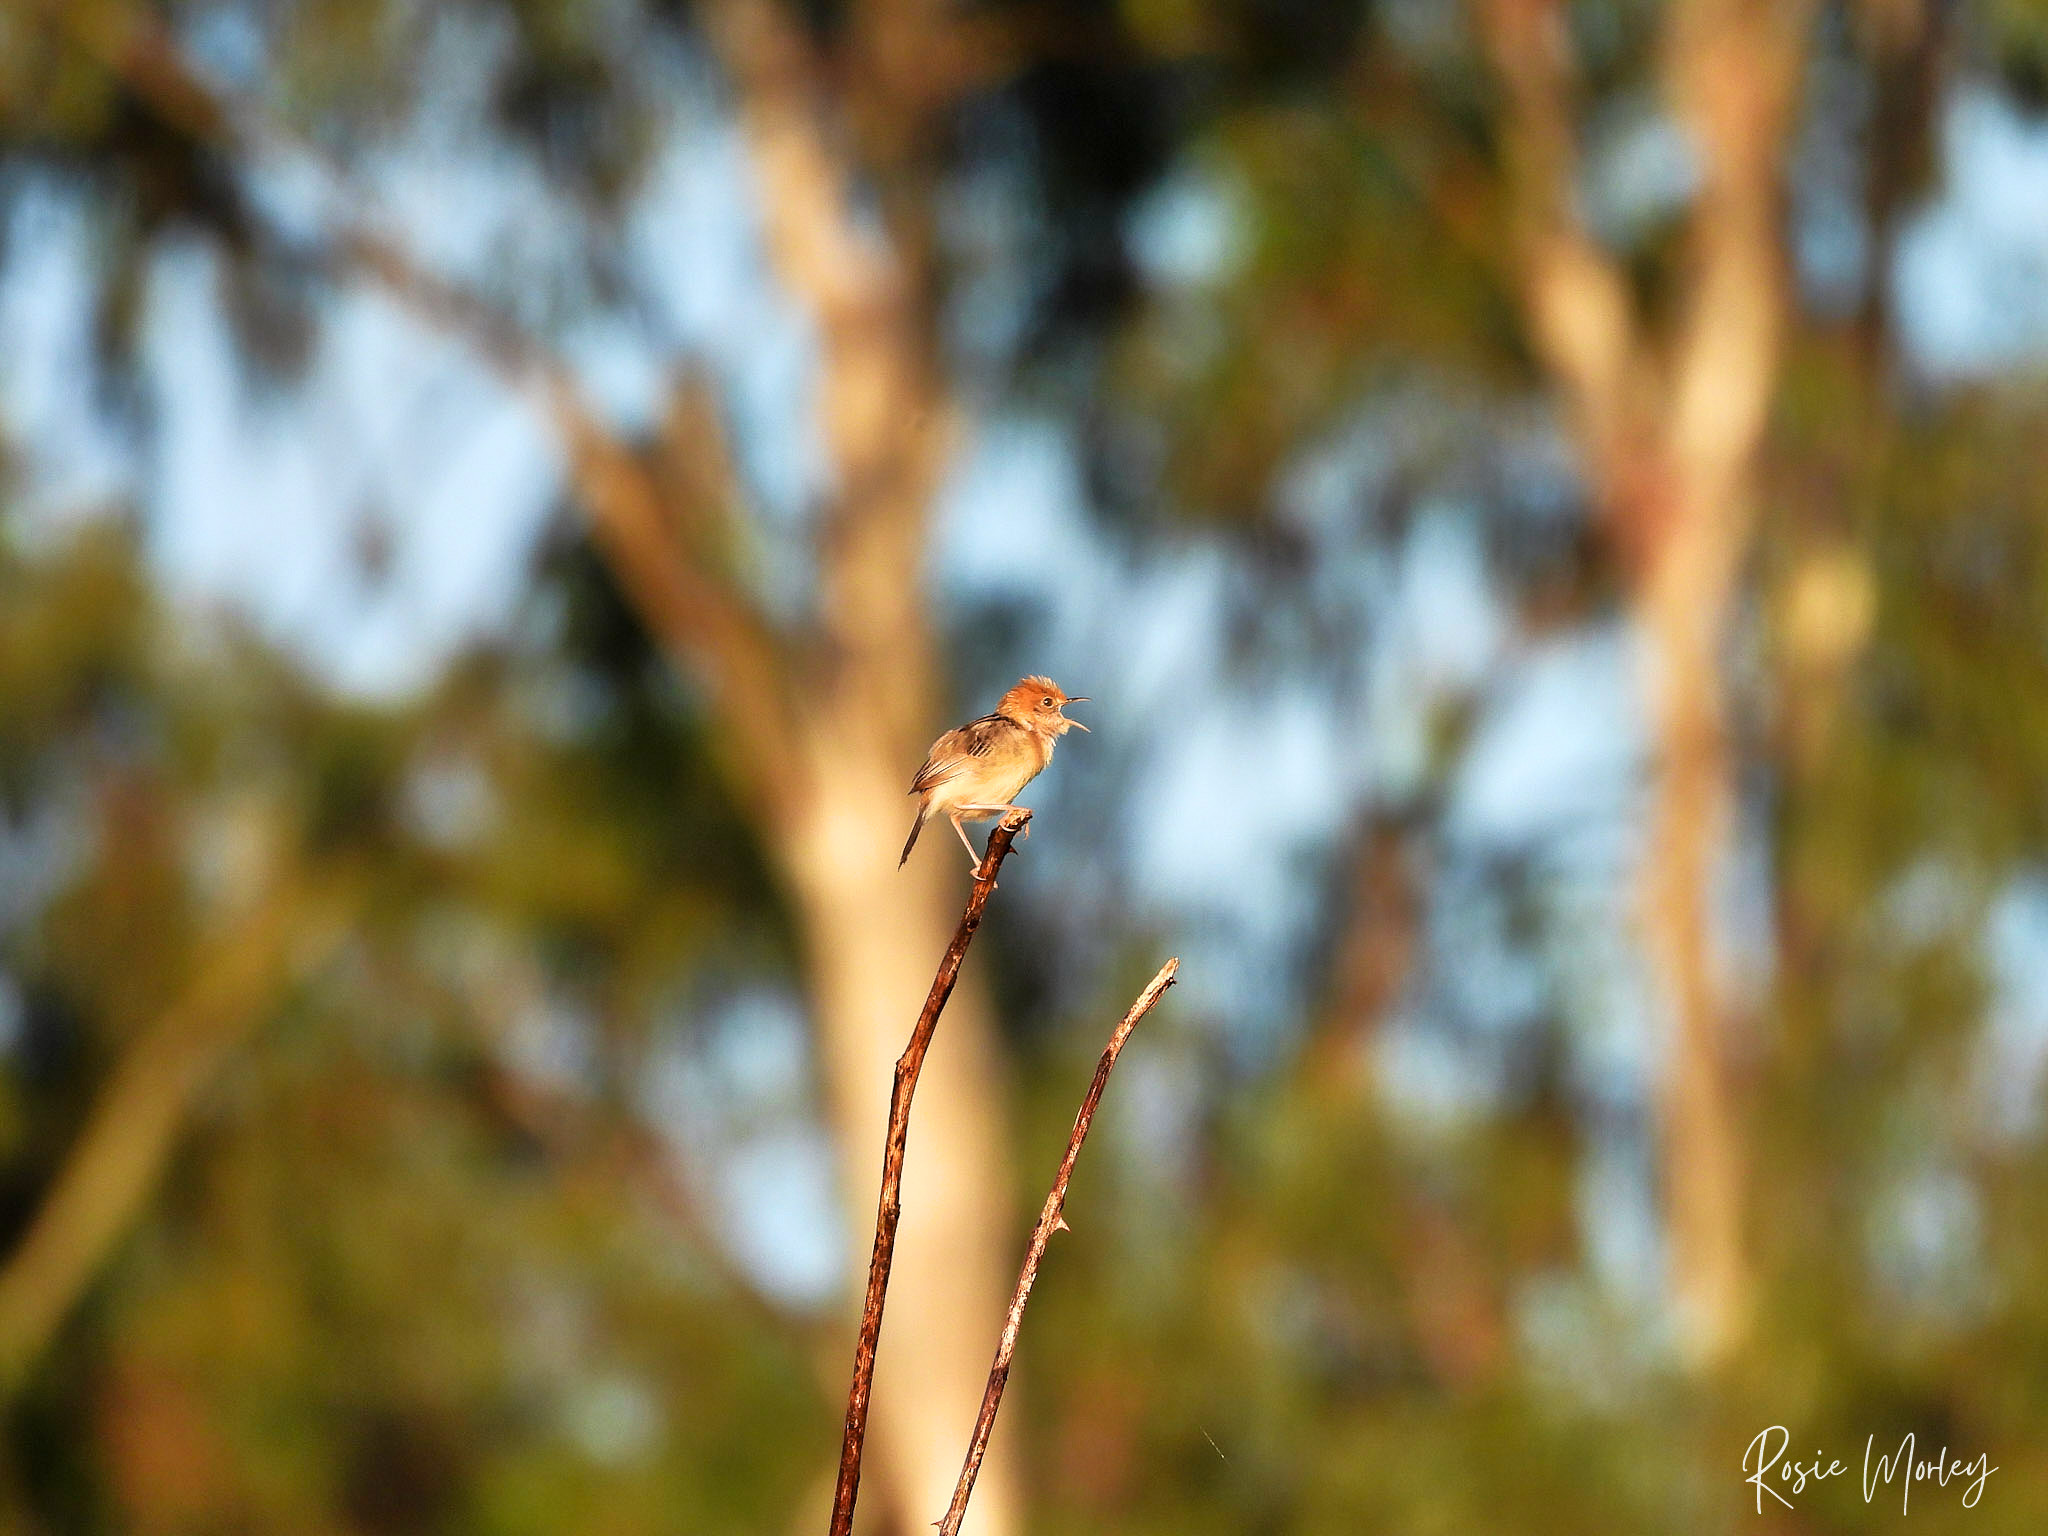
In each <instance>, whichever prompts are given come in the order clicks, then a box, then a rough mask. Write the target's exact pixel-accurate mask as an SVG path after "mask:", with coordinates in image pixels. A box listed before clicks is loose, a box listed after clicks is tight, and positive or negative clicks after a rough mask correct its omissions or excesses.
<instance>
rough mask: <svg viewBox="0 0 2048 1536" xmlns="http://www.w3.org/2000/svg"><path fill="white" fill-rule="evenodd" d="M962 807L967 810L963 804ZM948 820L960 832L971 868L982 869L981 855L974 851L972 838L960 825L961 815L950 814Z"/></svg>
mask: <svg viewBox="0 0 2048 1536" xmlns="http://www.w3.org/2000/svg"><path fill="white" fill-rule="evenodd" d="M961 809H962V810H965V809H966V807H965V806H962V807H961ZM946 820H948V821H950V822H952V823H953V830H954V831H955V832H958V833H959V834H960V846H961V847H963V848H965V849H966V850H967V863H968V867H969V868H971V869H977V870H978V869H980V868H981V855H980V854H978V853H976V852H975V851H974V842H973V840H972V839H971V838H969V837H968V835H967V829H966V828H965V827H963V826H961V825H960V817H959V816H958V815H957V814H955V815H950V816H948V817H947V818H946Z"/></svg>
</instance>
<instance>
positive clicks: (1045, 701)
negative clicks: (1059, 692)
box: [1038, 694, 1052, 709]
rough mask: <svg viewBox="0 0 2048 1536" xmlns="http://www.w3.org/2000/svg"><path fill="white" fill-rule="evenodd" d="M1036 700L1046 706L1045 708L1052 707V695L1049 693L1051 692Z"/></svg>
mask: <svg viewBox="0 0 2048 1536" xmlns="http://www.w3.org/2000/svg"><path fill="white" fill-rule="evenodd" d="M1038 702H1039V703H1040V704H1042V705H1043V706H1044V707H1045V708H1047V709H1051V708H1052V695H1051V694H1047V695H1046V696H1045V697H1044V698H1042V699H1040V700H1039V701H1038Z"/></svg>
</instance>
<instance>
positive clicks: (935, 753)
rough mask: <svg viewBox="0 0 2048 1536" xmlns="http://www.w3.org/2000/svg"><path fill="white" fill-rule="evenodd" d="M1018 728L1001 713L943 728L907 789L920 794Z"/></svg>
mask: <svg viewBox="0 0 2048 1536" xmlns="http://www.w3.org/2000/svg"><path fill="white" fill-rule="evenodd" d="M1022 729H1023V727H1022V726H1020V725H1018V724H1017V722H1016V721H1014V720H1005V719H1004V718H1003V717H1002V716H1001V715H983V716H982V717H981V718H980V719H979V720H970V721H968V722H967V724H965V725H963V726H961V727H960V728H959V729H958V730H957V731H948V732H946V734H945V735H943V736H941V737H940V738H939V739H938V740H937V741H935V742H933V743H932V750H931V754H930V755H929V756H928V757H926V758H925V760H924V766H923V767H922V768H920V769H918V770H917V777H916V778H914V779H912V780H911V781H910V792H911V793H912V794H913V795H921V794H923V793H924V792H925V791H926V790H928V789H930V788H931V787H932V786H933V785H935V784H943V783H945V782H946V780H948V779H950V778H952V777H953V775H954V774H956V773H958V772H959V771H960V770H961V769H962V768H965V767H966V766H967V765H968V764H969V763H970V762H972V761H973V760H974V759H975V758H977V757H987V756H988V754H989V751H990V749H991V748H993V747H994V746H995V744H996V743H997V742H998V741H1000V740H1001V739H1002V738H1003V737H1004V736H1005V735H1006V734H1008V733H1009V732H1011V731H1017V730H1022Z"/></svg>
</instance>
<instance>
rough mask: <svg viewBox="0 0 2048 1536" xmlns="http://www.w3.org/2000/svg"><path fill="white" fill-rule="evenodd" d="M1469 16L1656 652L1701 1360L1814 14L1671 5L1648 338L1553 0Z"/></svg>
mask: <svg viewBox="0 0 2048 1536" xmlns="http://www.w3.org/2000/svg"><path fill="white" fill-rule="evenodd" d="M1482 15H1483V20H1484V26H1485V32H1486V37H1487V41H1488V44H1489V47H1490V51H1491V53H1492V57H1493V60H1494V65H1495V69H1496V72H1497V73H1498V75H1499V76H1500V79H1501V81H1502V85H1503V88H1504V92H1505V96H1506V102H1507V108H1508V126H1507V133H1506V141H1507V151H1508V160H1509V174H1510V177H1511V181H1512V185H1513V196H1514V205H1515V208H1516V217H1517V223H1518V229H1519V241H1520V247H1521V260H1522V270H1523V274H1524V282H1523V304H1524V309H1525V313H1526V316H1527V324H1528V328H1529V331H1530V334H1531V337H1532V340H1533V342H1534V345H1535V350H1536V352H1537V354H1538V356H1539V358H1540V359H1541V360H1542V362H1543V364H1544V365H1545V367H1546V368H1547V369H1548V371H1549V372H1550V374H1551V376H1552V377H1553V378H1554V379H1555V380H1556V382H1557V384H1558V387H1559V388H1560V390H1561V391H1562V393H1563V395H1564V398H1565V404H1566V408H1567V415H1568V417H1569V419H1570V421H1571V423H1572V426H1573V429H1574V431H1575V433H1576V435H1577V437H1578V439H1579V443H1580V447H1581V450H1582V452H1583V454H1584V456H1585V461H1586V466H1587V471H1588V475H1589V478H1590V480H1591V483H1592V491H1593V495H1594V499H1595V501H1596V503H1597V505H1598V508H1599V510H1600V512H1601V514H1602V515H1603V517H1604V519H1605V521H1606V523H1607V526H1608V529H1609V534H1610V538H1611V539H1612V541H1613V543H1614V545H1615V547H1616V549H1617V552H1618V554H1619V556H1620V561H1621V564H1622V566H1623V568H1624V570H1625V572H1626V574H1627V577H1628V580H1629V584H1630V592H1631V596H1632V601H1633V605H1634V608H1635V613H1636V618H1637V622H1638V623H1639V624H1640V626H1641V628H1642V631H1643V634H1644V637H1645V640H1646V641H1647V643H1648V646H1649V650H1650V671H1651V676H1650V680H1649V696H1648V701H1649V706H1650V718H1651V727H1652V739H1653V742H1654V750H1655V766H1654V770H1653V772H1654V788H1653V805H1652V809H1651V825H1650V833H1649V839H1648V843H1647V847H1646V851H1645V856H1644V865H1643V870H1642V881H1643V898H1644V931H1645V937H1646V946H1647V950H1648V953H1649V957H1650V961H1651V965H1652V969H1653V973H1654V975H1655V978H1656V980H1657V982H1658V983H1659V990H1660V992H1661V994H1662V996H1663V1000H1664V1002H1665V1005H1666V1006H1667V1007H1668V1008H1669V1009H1670V1013H1671V1017H1672V1019H1673V1022H1674V1038H1673V1044H1672V1048H1671V1052H1670V1058H1669V1062H1668V1065H1667V1068H1666V1081H1665V1087H1664V1094H1663V1127H1664V1142H1665V1163H1666V1188H1667V1223H1668V1234H1669V1241H1670V1247H1671V1261H1672V1267H1673V1273H1674V1277H1675V1287H1676V1292H1677V1298H1678V1303H1679V1311H1680V1315H1681V1322H1682V1324H1683V1325H1684V1327H1685V1330H1686V1333H1687V1336H1688V1339H1689V1341H1690V1343H1691V1345H1692V1347H1693V1348H1694V1350H1695V1352H1696V1353H1697V1355H1698V1357H1699V1358H1701V1359H1703V1360H1713V1359H1718V1358H1720V1357H1721V1356H1722V1355H1724V1354H1725V1352H1726V1351H1727V1350H1728V1349H1729V1348H1730V1347H1731V1346H1732V1345H1733V1344H1734V1343H1735V1342H1737V1341H1738V1339H1739V1338H1740V1336H1741V1334H1742V1331H1743V1329H1744V1327H1745V1316H1746V1313H1747V1310H1748V1305H1749V1291H1750V1287H1751V1277H1750V1274H1749V1265H1748V1261H1747V1259H1746V1257H1745V1246H1744V1236H1743V1197H1742V1188H1741V1186H1742V1179H1743V1174H1742V1169H1741V1164H1742V1153H1741V1147H1740V1140H1741V1137H1740V1131H1739V1116H1738V1114H1737V1112H1736V1109H1735V1105H1734V1100H1733V1093H1732V1090H1731V1087H1730V1084H1729V1081H1728V1067H1727V1063H1726V1061H1725V1060H1724V1058H1723V1050H1722V1041H1721V1035H1722V1031H1723V1027H1724V1025H1725V1022H1726V1020H1725V1017H1724V1015H1725V1007H1726V1004H1725V999H1724V998H1723V996H1722V994H1721V988H1720V985H1719V981H1718V979H1717V977H1716V975H1715V956H1714V953H1713V946H1712V907H1711V902H1710V900H1709V892H1710V889H1711V884H1712V881H1713V878H1714V876H1715V873H1716V869H1717V865H1718V863H1719V861H1720V860H1721V859H1722V858H1723V856H1724V853H1725V844H1726V839H1727V835H1728V829H1729V823H1730V820H1731V817H1732V811H1733V791H1732V787H1731V778H1732V766H1731V763H1730V756H1729V748H1728V743H1727V739H1726V724H1725V718H1724V714H1725V711H1724V705H1723V702H1722V683H1721V676H1720V658H1719V646H1720V640H1721V634H1722V628H1723V625H1724V623H1725V620H1726V617H1727V614H1728V611H1729V608H1730V605H1731V602H1732V599H1733V594H1734V590H1735V585H1736V581H1737V578H1738V576H1739V574H1740V571H1741V566H1742V563H1743V560H1744V557H1745V554H1746V552H1747V550H1748V548H1749V543H1750V535H1751V530H1752V527H1753V524H1754V520H1755V516H1756V500H1757V497H1756V488H1755V485H1754V473H1755V461H1756V456H1757V452H1758V449H1759V446H1760V444H1761V442H1762V439H1763V435H1764V431H1765V427H1766V423H1767V418H1768V413H1769V409H1770V403H1771V396H1772V391H1773V387H1774V384H1775V380H1776V369H1777V362H1778V354H1779V348H1780V342H1781V333H1782V330H1783V325H1784V315H1783V311H1784V294H1783V286H1784V285H1783V276H1782V273H1781V270H1780V268H1781V258H1780V249H1781V244H1782V240H1781V231H1780V221H1779V202H1780V189H1779V178H1778V166H1779V157H1780V155H1781V153H1782V150H1783V146H1784V141H1785V138H1786V135H1787V133H1788V131H1789V126H1790V115H1791V110H1792V105H1793V101H1794V98H1795V87H1796V84H1797V79H1798V72H1799V67H1800V63H1801V60H1802V58H1803V41H1804V35H1805V31H1806V28H1807V24H1808V21H1809V15H1810V13H1809V8H1808V7H1807V6H1806V5H1804V4H1793V5H1782V4H1775V3H1767V0H1688V3H1684V4H1679V5H1675V6H1673V7H1672V8H1671V9H1670V11H1669V12H1668V14H1667V16H1666V20H1665V33H1664V48H1665V70H1666V93H1667V97H1668V100H1669V104H1670V108H1671V111H1672V113H1673V115H1674V117H1675V118H1676V120H1677V122H1678V125H1679V126H1680V127H1681V128H1682V129H1683V130H1684V131H1685V132H1686V134H1687V137H1688V138H1689V140H1690V141H1691V143H1692V145H1693V147H1694V150H1695V152H1696V154H1697V156H1698V165H1699V175H1700V185H1699V188H1698V191H1697V193H1696V195H1695V198H1694V201H1693V206H1692V209H1691V212H1690V215H1689V218H1688V221H1687V225H1686V251H1685V265H1684V270H1683V277H1682V288H1681V293H1680V298H1679V303H1678V307H1677V311H1676V320H1675V324H1674V326H1673V327H1672V330H1671V334H1670V335H1669V336H1667V337H1664V338H1661V343H1662V344H1661V345H1660V339H1659V338H1656V337H1654V336H1653V335H1652V334H1651V327H1650V325H1649V323H1648V322H1647V320H1646V319H1645V318H1644V317H1643V316H1642V314H1641V313H1640V312H1639V307H1638V305H1637V303H1636V301H1635V298H1634V296H1633V293H1632V291H1631V288H1630V285H1629V282H1628V279H1627V277H1626V275H1625V274H1624V273H1623V272H1622V270H1621V268H1620V265H1619V263H1618V262H1617V261H1616V260H1615V259H1614V258H1613V257H1612V256H1611V255H1609V254H1607V253H1606V252H1604V251H1603V250H1602V249H1601V248H1600V247H1599V245H1598V244H1597V242H1596V241H1595V240H1594V239H1593V238H1592V236H1591V235H1590V234H1589V233H1588V232H1587V231H1586V230H1585V228H1584V226H1583V224H1582V223H1581V221H1580V219H1579V217H1578V214H1577V211H1576V209H1577V201H1578V175H1579V171H1578V161H1577V154H1576V149H1575V142H1574V141H1575V129H1574V126H1573V115H1574V114H1573V85H1572V67H1571V48H1570V38H1569V30H1568V26H1569V20H1568V15H1567V11H1566V7H1565V6H1564V5H1563V4H1561V3H1559V0H1488V3H1487V4H1486V5H1485V7H1484V8H1483V11H1482Z"/></svg>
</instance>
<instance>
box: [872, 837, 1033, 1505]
mask: <svg viewBox="0 0 2048 1536" xmlns="http://www.w3.org/2000/svg"><path fill="white" fill-rule="evenodd" d="M1030 820H1031V813H1030V812H1029V811H1028V810H1023V809H1021V808H1020V809H1018V810H1016V811H1013V812H1011V813H1010V814H1008V815H1006V816H1005V817H1003V819H1002V820H1001V821H1000V822H998V823H997V824H996V829H995V830H994V831H993V832H991V833H990V834H989V838H988V851H987V852H986V853H984V854H983V855H982V857H981V864H980V867H979V868H977V869H976V870H975V872H974V888H973V890H971V891H969V892H968V894H967V910H966V911H964V912H962V913H961V914H960V926H959V927H958V928H957V929H955V930H954V932H953V942H952V943H951V944H949V945H947V946H946V953H945V957H944V958H943V959H941V960H940V961H939V971H938V974H937V975H936V976H934V977H932V989H931V991H930V992H929V993H927V994H926V996H925V1000H924V1011H923V1012H922V1013H920V1014H918V1016H917V1024H916V1026H915V1027H914V1028H912V1030H911V1031H910V1043H909V1044H908V1045H906V1046H905V1047H904V1048H903V1054H902V1055H901V1056H899V1057H897V1058H896V1082H895V1086H894V1087H893V1088H892V1089H891V1090H890V1092H889V1139H888V1142H887V1145H886V1146H885V1147H884V1149H883V1152H882V1197H881V1201H880V1203H879V1205H878V1206H877V1208H876V1211H875V1249H874V1253H873V1255H872V1256H871V1257H870V1258H869V1260H868V1293H867V1299H866V1300H865V1301H864V1302H863V1303H862V1304H861V1309H860V1337H859V1339H858V1340H857V1341H856V1342H855V1344H854V1347H853V1382H852V1385H851V1386H849V1387H848V1388H847V1392H846V1436H845V1438H844V1439H843V1440H842V1441H841V1442H840V1445H839V1484H838V1486H837V1487H836V1488H835V1489H834V1490H833V1493H832V1526H831V1533H832V1536H850V1533H851V1532H852V1530H853V1503H854V1500H855V1499H856V1498H858V1497H859V1495H860V1458H861V1453H862V1452H863V1451H864V1450H865V1449H866V1448H867V1437H868V1397H869V1394H870V1393H871V1392H872V1391H873V1389H874V1384H875V1345H876V1343H877V1342H878V1341H879V1340H880V1338H881V1335H882V1303H883V1299H884V1298H885V1297H886V1295H887V1294H888V1290H889V1266H890V1264H891V1263H892V1262H893V1261H894V1260H895V1257H896V1223H897V1220H898V1218H899V1217H900V1216H901V1215H902V1213H903V1151H904V1147H905V1145H906V1143H907V1142H908V1140H909V1137H910V1096H911V1095H912V1094H914V1093H915V1092H917V1075H918V1073H919V1072H920V1071H922V1070H923V1069H924V1055H925V1052H926V1051H927V1050H929V1049H930V1048H931V1043H932V1034H933V1031H934V1030H936V1029H937V1028H938V1023H939V1015H940V1013H942V1012H943V1011H944V1010H945V1007H946V999H947V998H949V997H951V996H952V995H953V982H954V980H955V978H957V977H958V976H959V974H960V962H961V961H962V960H963V959H965V958H966V955H967V946H968V945H969V944H971V943H973V942H974V934H975V930H976V929H978V928H980V927H981V914H982V910H983V908H985V907H986V906H987V905H988V898H989V896H990V895H991V893H993V892H994V890H995V888H996V871H997V870H999V869H1001V868H1002V864H1003V860H1004V859H1006V858H1008V857H1009V853H1010V845H1011V844H1012V843H1013V842H1015V841H1016V838H1017V834H1018V833H1019V832H1021V831H1023V830H1024V826H1025V824H1026V823H1027V822H1029V821H1030Z"/></svg>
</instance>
